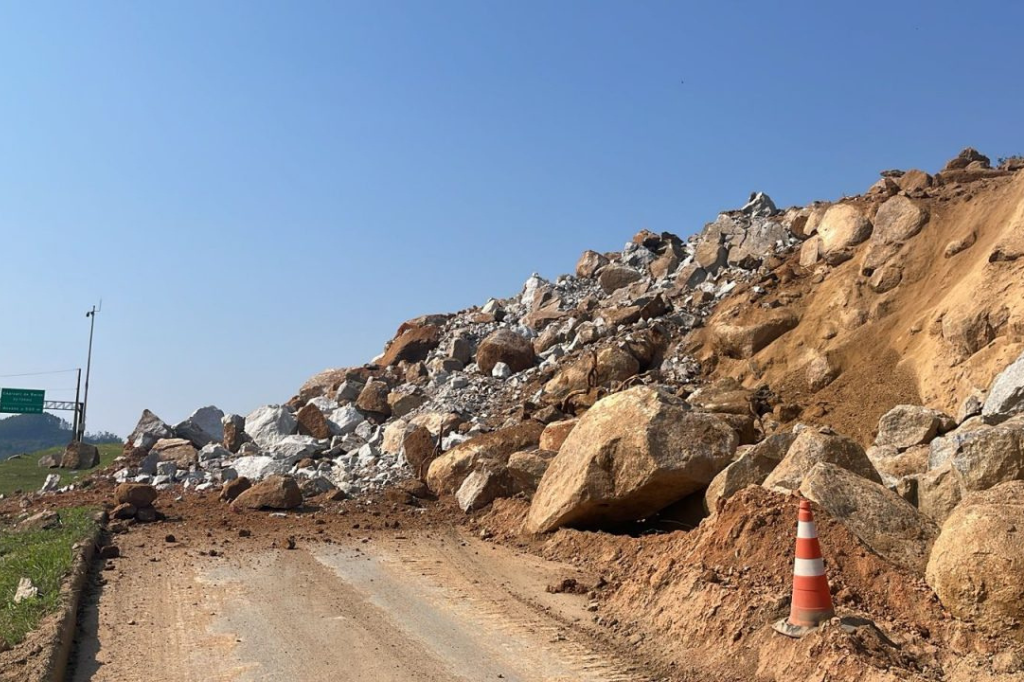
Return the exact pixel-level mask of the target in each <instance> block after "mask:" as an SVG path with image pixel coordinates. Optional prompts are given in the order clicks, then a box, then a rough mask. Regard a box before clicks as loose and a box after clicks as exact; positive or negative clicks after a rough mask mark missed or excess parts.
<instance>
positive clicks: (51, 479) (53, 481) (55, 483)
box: [39, 474, 60, 493]
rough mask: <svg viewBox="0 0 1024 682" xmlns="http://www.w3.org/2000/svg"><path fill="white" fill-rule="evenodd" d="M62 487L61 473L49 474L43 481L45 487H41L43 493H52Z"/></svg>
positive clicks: (40, 490)
mask: <svg viewBox="0 0 1024 682" xmlns="http://www.w3.org/2000/svg"><path fill="white" fill-rule="evenodd" d="M59 487H60V474H48V475H47V476H46V480H45V481H44V482H43V487H42V488H40V489H39V492H41V493H51V492H53V491H54V490H56V489H57V488H59Z"/></svg>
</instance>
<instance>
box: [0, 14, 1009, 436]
mask: <svg viewBox="0 0 1024 682" xmlns="http://www.w3.org/2000/svg"><path fill="white" fill-rule="evenodd" d="M778 5H780V6H775V7H768V6H767V5H766V4H761V3H757V4H755V3H745V2H744V3H741V2H714V3H711V2H709V3H700V4H698V3H684V2H642V3H638V2H599V1H592V0H588V1H586V2H566V1H555V2H550V1H547V2H525V1H521V0H519V1H516V2H480V1H473V2H448V1H444V2H429V3H428V2H409V3H397V2H379V3H378V2H358V3H344V2H324V3H316V2H302V3H284V2H276V3H271V2H173V3H171V2H162V3H157V2H147V3H127V2H95V3H26V2H7V1H3V2H0V93H2V95H0V281H2V282H3V285H4V286H3V294H2V296H0V313H2V317H0V320H2V322H0V375H9V374H15V373H22V372H31V371H44V370H54V369H64V368H69V367H77V366H79V365H84V363H85V347H86V341H87V337H88V326H87V322H88V321H87V320H86V318H85V316H84V313H85V311H86V310H88V308H89V307H90V306H91V305H92V304H93V303H94V302H97V301H98V300H99V299H100V298H101V297H102V299H103V312H102V313H101V314H100V316H99V318H98V320H97V331H96V346H95V353H94V363H93V367H94V373H93V383H92V394H91V397H92V402H93V404H92V407H91V410H90V423H89V426H90V428H91V429H109V430H114V431H116V432H119V433H122V434H123V433H126V432H127V431H128V430H129V429H130V428H131V426H132V425H133V424H134V422H135V419H136V418H137V416H138V413H139V412H140V411H141V410H142V409H143V408H144V407H148V408H150V409H153V410H154V411H156V412H157V413H158V414H160V415H161V416H163V417H164V418H165V419H168V420H178V419H181V418H183V417H184V416H186V415H187V414H188V413H189V412H190V411H191V410H192V409H194V408H195V407H199V406H201V405H204V404H208V403H215V404H217V405H219V406H220V407H222V408H223V409H225V410H230V411H238V412H242V413H245V412H247V411H249V410H250V409H252V408H253V407H255V406H257V405H259V404H263V403H268V402H281V401H284V400H286V399H287V398H288V397H290V396H291V395H292V394H293V393H294V391H295V390H296V389H297V387H298V386H299V385H300V384H301V383H302V382H303V380H304V379H305V378H306V377H307V376H309V375H310V374H312V373H314V372H316V371H318V370H320V369H323V368H325V367H331V366H344V365H355V364H361V363H362V362H365V361H367V360H369V359H370V358H371V357H372V356H374V355H375V354H376V353H378V352H379V351H380V349H381V348H382V347H383V345H384V343H385V341H386V340H387V339H388V338H390V336H391V335H392V334H393V332H394V330H395V329H396V328H397V326H398V325H399V324H400V323H401V322H402V320H404V319H407V318H409V317H413V316H415V315H418V314H422V313H427V312H436V311H449V310H456V309H460V308H463V307H467V306H470V305H473V304H482V303H483V302H484V301H486V299H487V298H488V297H489V296H492V295H494V296H507V295H511V294H513V293H515V292H516V291H517V290H518V289H519V287H520V286H521V284H522V282H523V281H524V280H525V279H526V278H527V276H529V275H530V273H531V272H533V271H539V272H540V273H541V274H543V275H546V276H555V275H557V274H559V273H562V272H568V271H571V270H572V268H573V265H574V263H575V261H576V258H577V257H578V255H579V253H580V252H581V251H582V250H584V249H586V248H594V249H599V250H611V249H617V248H620V247H621V245H622V243H624V242H625V241H626V240H627V239H628V238H629V237H630V236H631V235H632V234H633V233H634V232H636V231H637V230H639V229H641V228H645V227H646V228H649V229H652V230H656V231H665V230H667V231H671V232H676V233H677V234H680V235H688V234H690V233H692V232H694V231H696V230H699V229H700V227H701V226H702V225H703V223H705V222H707V221H709V220H712V219H713V218H714V216H715V214H716V213H717V212H718V211H719V210H722V209H727V208H733V207H737V206H739V205H741V204H742V203H743V202H744V200H745V199H746V196H747V195H748V193H749V192H751V191H753V190H764V191H766V192H768V193H769V194H771V196H772V197H773V198H774V199H775V200H776V202H777V203H779V204H780V205H793V204H803V203H806V202H808V201H811V200H814V199H829V198H837V197H840V196H842V195H843V194H855V193H859V192H862V191H864V190H865V189H866V188H867V187H868V186H870V185H871V184H872V183H873V182H874V181H875V179H877V177H878V176H877V172H878V171H879V170H881V169H884V168H892V167H896V168H910V167H921V168H924V169H927V170H932V171H934V170H936V169H938V168H939V167H940V166H941V164H942V163H943V162H944V161H945V160H946V159H948V158H950V157H952V156H954V155H955V154H956V152H957V151H958V150H959V149H960V148H961V147H963V146H966V145H972V146H975V147H977V148H979V149H980V150H982V151H983V152H985V153H987V154H989V155H990V156H992V157H993V158H995V157H997V156H1004V155H1008V154H1015V153H1018V154H1019V153H1024V139H1022V137H1024V136H1022V129H1021V124H1020V122H1021V120H1024V89H1022V88H1021V87H1020V78H1021V76H1020V64H1021V61H1020V54H1019V51H1018V44H1019V37H1020V36H1019V33H1020V27H1021V26H1022V25H1024V5H1021V4H1019V3H984V4H980V5H976V6H972V7H968V6H967V5H965V4H964V3H959V2H958V3H952V2H934V3H927V4H921V5H920V6H917V7H914V6H912V4H911V3H889V2H887V3H820V2H814V3H810V2H807V3H797V2H792V3H786V4H784V5H783V4H782V3H778ZM73 383H74V382H73V375H50V376H40V377H27V378H3V379H0V385H4V386H17V387H30V388H46V389H48V390H50V391H51V392H50V394H49V395H50V396H51V397H53V398H58V397H68V398H70V397H71V393H70V392H69V391H67V390H66V389H68V388H69V387H71V386H73Z"/></svg>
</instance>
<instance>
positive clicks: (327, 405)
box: [309, 396, 338, 417]
mask: <svg viewBox="0 0 1024 682" xmlns="http://www.w3.org/2000/svg"><path fill="white" fill-rule="evenodd" d="M309 404H310V405H313V406H315V407H316V408H317V409H318V410H320V411H321V412H323V414H324V416H325V417H329V416H330V415H331V413H332V412H334V411H335V410H336V409H338V403H336V402H335V401H333V400H331V399H330V398H325V397H324V396H318V397H316V398H313V399H312V400H310V401H309Z"/></svg>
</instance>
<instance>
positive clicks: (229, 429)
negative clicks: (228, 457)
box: [220, 414, 249, 453]
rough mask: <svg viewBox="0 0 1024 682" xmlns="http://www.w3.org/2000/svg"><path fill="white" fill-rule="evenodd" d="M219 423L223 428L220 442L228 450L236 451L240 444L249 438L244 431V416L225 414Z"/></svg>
mask: <svg viewBox="0 0 1024 682" xmlns="http://www.w3.org/2000/svg"><path fill="white" fill-rule="evenodd" d="M220 423H221V426H222V427H223V429H224V438H223V440H222V441H221V442H222V443H223V444H224V447H225V448H226V449H227V450H228V451H229V452H233V453H237V452H238V449H239V448H241V447H242V444H243V443H245V442H247V441H248V440H249V435H248V434H247V433H246V432H245V417H243V416H242V415H240V414H226V415H224V417H223V418H221V420H220Z"/></svg>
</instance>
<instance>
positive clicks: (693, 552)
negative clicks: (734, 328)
mask: <svg viewBox="0 0 1024 682" xmlns="http://www.w3.org/2000/svg"><path fill="white" fill-rule="evenodd" d="M795 510H796V504H795V500H794V498H791V497H786V496H782V495H779V494H777V493H772V492H769V491H767V490H764V489H762V488H757V487H751V488H748V489H746V490H744V491H741V492H740V493H739V494H737V495H736V496H734V497H733V498H732V499H730V500H729V501H728V503H727V504H726V505H725V506H724V508H723V509H722V510H721V512H720V513H719V514H718V515H717V516H715V517H713V518H710V519H707V520H705V521H704V522H703V523H702V524H701V525H700V526H699V527H698V528H697V529H695V530H693V531H689V532H671V533H659V534H642V535H639V536H636V537H634V536H630V535H612V534H609V533H603V532H586V531H577V530H569V529H563V530H559V531H557V532H556V533H554V534H552V535H550V536H543V537H538V538H533V539H532V540H526V539H523V538H522V536H520V529H521V523H522V519H523V517H524V515H525V511H526V505H525V503H523V502H522V501H517V500H500V501H499V502H498V503H496V504H495V508H494V510H493V511H492V512H491V513H490V514H488V515H486V516H485V517H483V518H481V519H480V523H481V525H482V526H483V527H486V528H488V529H494V531H495V532H498V533H499V536H501V537H505V538H506V539H507V540H508V541H510V542H513V543H517V542H518V543H522V544H523V546H524V547H530V548H531V549H532V550H533V551H536V552H537V553H539V554H541V555H543V556H545V557H547V558H550V559H553V560H558V561H571V562H573V563H574V564H575V565H577V566H580V567H582V568H584V569H586V570H587V571H589V572H593V573H598V574H600V575H601V576H602V577H603V578H604V580H606V581H607V582H608V587H607V588H606V589H604V590H602V591H601V597H600V608H599V610H598V612H597V613H598V618H599V620H600V622H601V623H602V624H603V625H604V626H605V627H607V628H609V629H610V630H611V631H613V632H615V633H617V634H619V635H621V636H625V637H627V638H629V640H630V641H632V642H634V643H635V644H636V645H637V647H638V649H639V650H640V651H641V652H643V653H644V654H645V655H649V656H652V657H655V658H657V659H658V660H662V661H664V662H665V663H666V664H667V665H669V666H670V667H672V668H673V669H674V670H676V671H677V674H678V675H679V679H694V680H698V679H699V680H753V679H758V680H797V679H799V680H826V679H828V680H840V679H841V680H897V679H915V680H939V679H943V680H964V681H966V680H975V679H980V680H987V679H993V680H995V679H1001V680H1012V679H1024V668H1022V669H1021V670H1020V671H1018V672H1014V673H1010V674H1008V675H1004V676H1000V675H999V674H998V673H995V672H993V669H992V667H991V663H990V658H991V657H992V656H993V655H995V654H1003V656H1004V658H1008V660H1009V663H1008V664H1007V663H1005V662H1004V663H1003V665H1008V667H1009V668H1011V669H1012V668H1013V663H1012V662H1013V661H1014V660H1017V658H1016V657H1020V656H1021V655H1024V648H1022V647H1021V645H1020V643H1018V642H1015V641H1013V640H1009V639H1001V638H991V637H986V636H984V635H981V634H979V633H977V632H975V631H974V630H973V629H972V628H971V626H970V625H969V624H966V623H963V622H960V621H956V620H954V619H951V618H950V617H949V615H948V613H947V612H945V611H944V609H943V608H942V606H941V605H940V604H939V602H938V599H937V598H936V597H935V595H934V593H933V592H932V591H931V590H930V589H929V588H928V586H927V585H926V584H925V582H924V580H923V579H922V578H920V577H919V576H916V575H914V574H912V573H910V572H909V571H905V570H903V569H900V568H898V567H896V566H894V565H893V564H891V563H890V562H887V561H885V560H884V559H882V558H881V557H879V556H878V555H877V554H875V553H873V552H872V551H871V550H870V549H868V548H867V547H866V546H864V544H863V543H862V542H861V541H860V540H859V539H858V538H857V537H856V536H854V535H853V534H852V533H851V532H850V531H849V530H848V529H847V528H846V527H845V526H844V525H842V524H841V523H839V522H836V521H834V520H832V519H831V518H829V517H828V516H827V515H825V514H823V513H821V512H819V514H818V528H819V534H820V537H821V542H822V547H823V551H824V553H825V557H826V559H825V561H826V567H827V571H828V576H829V581H830V586H831V589H832V592H833V599H834V601H835V605H836V609H837V613H838V614H839V616H843V617H861V618H865V619H869V620H870V621H872V622H873V623H875V624H876V625H877V629H876V628H874V627H870V626H863V627H857V628H855V630H854V631H853V632H847V631H844V630H843V629H841V628H839V627H827V628H824V629H823V630H822V631H820V632H818V633H815V634H813V635H811V636H808V637H806V638H804V639H802V640H792V639H789V638H786V637H782V636H780V635H778V634H777V633H775V632H774V631H772V630H771V627H770V626H771V624H772V623H774V622H775V621H777V620H779V619H780V618H783V617H785V616H787V615H788V614H789V599H790V594H791V590H792V581H793V563H792V557H793V546H794V543H795V526H796V521H795V519H796V516H795V513H796V512H795ZM1021 660H1024V659H1021ZM999 667H1000V663H999V662H998V661H997V663H996V668H999Z"/></svg>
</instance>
